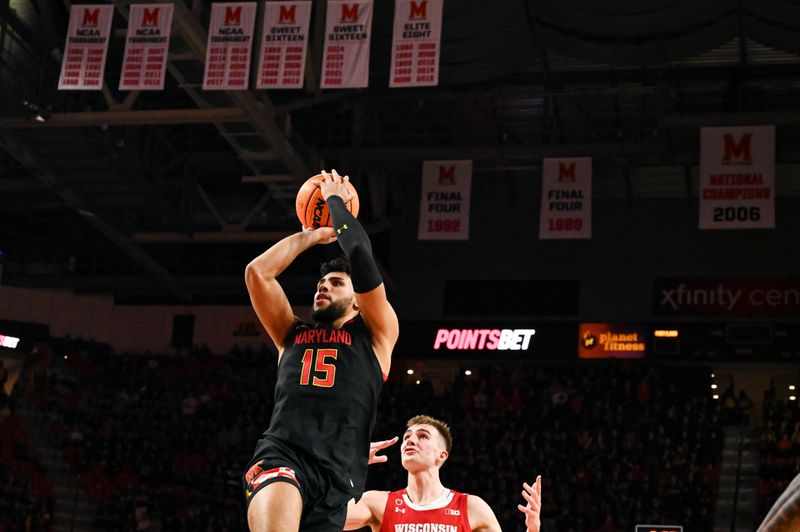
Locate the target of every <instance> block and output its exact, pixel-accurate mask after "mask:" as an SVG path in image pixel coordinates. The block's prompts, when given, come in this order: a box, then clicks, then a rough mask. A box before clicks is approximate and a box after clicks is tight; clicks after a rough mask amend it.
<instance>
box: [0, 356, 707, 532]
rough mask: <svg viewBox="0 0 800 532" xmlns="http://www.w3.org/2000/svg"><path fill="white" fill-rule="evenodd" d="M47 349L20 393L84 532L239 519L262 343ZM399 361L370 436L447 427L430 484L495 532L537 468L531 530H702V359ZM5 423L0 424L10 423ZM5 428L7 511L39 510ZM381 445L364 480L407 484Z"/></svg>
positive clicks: (255, 426)
mask: <svg viewBox="0 0 800 532" xmlns="http://www.w3.org/2000/svg"><path fill="white" fill-rule="evenodd" d="M54 353H55V356H54V358H53V361H54V362H53V364H51V368H50V369H48V371H47V372H40V374H39V375H38V376H36V377H33V378H32V383H31V385H30V386H28V387H27V391H25V392H24V393H25V394H27V395H28V396H29V397H30V399H32V400H34V401H35V402H36V404H37V405H38V408H40V409H41V410H43V411H47V412H52V413H55V414H56V416H55V421H54V422H53V423H52V424H51V426H50V429H49V430H50V433H51V434H50V436H51V439H52V441H54V442H57V443H58V446H59V448H60V449H61V451H62V452H63V454H64V456H65V459H66V461H67V462H68V463H69V464H70V467H71V468H72V469H73V470H74V471H75V472H76V473H77V474H78V475H79V478H80V483H81V485H82V486H83V487H84V489H85V490H86V492H87V494H88V496H89V498H90V500H91V501H93V502H94V503H95V504H96V505H97V508H98V512H97V517H96V529H97V530H104V531H114V530H213V531H223V530H230V531H234V530H235V531H239V530H244V529H245V514H244V511H243V501H242V492H241V484H240V477H241V474H242V472H243V469H244V466H245V464H246V463H247V461H248V459H249V458H250V455H251V453H252V450H253V447H254V445H255V442H256V440H257V439H258V436H259V434H260V433H261V432H262V431H263V430H264V429H265V428H266V426H267V424H268V420H269V415H270V412H271V409H272V397H273V390H274V384H275V356H274V354H272V353H270V352H269V351H268V350H266V349H265V350H264V351H262V352H252V351H249V350H236V351H235V352H233V353H231V355H230V356H225V357H220V356H212V355H210V354H209V353H208V352H206V351H204V350H202V349H195V350H193V351H192V352H186V353H181V354H180V355H175V354H173V355H157V356H156V355H115V354H112V353H110V352H108V350H107V349H106V348H104V347H103V346H97V345H95V344H81V343H76V342H60V343H55V344H54ZM64 355H68V358H67V359H66V360H64ZM59 367H61V368H63V369H64V370H65V371H60V370H57V369H54V368H59ZM401 368H402V361H398V362H397V367H396V368H395V371H393V374H392V378H391V379H390V380H389V381H388V382H387V383H386V385H385V387H384V392H383V395H382V399H381V404H380V407H379V419H378V423H377V426H376V430H375V437H376V439H384V438H388V437H391V436H393V435H396V434H402V432H403V431H404V430H405V422H406V420H407V419H408V418H410V417H412V416H413V415H415V414H420V413H424V414H429V415H433V416H435V417H439V418H442V419H444V420H446V421H448V422H450V423H451V424H452V427H453V436H454V447H453V450H452V455H451V457H450V459H449V460H448V463H447V464H446V466H445V467H444V469H443V471H442V476H443V480H444V483H445V485H447V486H449V487H452V488H454V489H456V490H459V491H465V492H468V493H472V494H476V495H480V496H481V497H483V498H484V499H485V500H486V501H487V502H488V503H489V504H490V505H491V506H492V508H494V510H495V512H496V514H497V516H498V518H499V520H500V522H501V525H502V526H503V529H504V530H520V529H524V527H523V522H522V519H521V514H520V513H519V512H518V510H517V509H516V505H517V503H518V502H520V501H521V497H520V491H521V483H522V481H531V480H533V478H534V475H535V474H541V475H542V476H543V477H544V514H543V519H544V522H545V526H546V527H547V528H545V530H559V531H562V530H563V531H569V530H572V531H576V532H591V531H601V532H612V531H615V530H619V531H629V530H632V529H633V525H634V524H635V523H636V522H652V521H656V522H680V523H683V524H684V525H685V526H686V530H691V531H697V532H701V531H710V530H711V528H712V523H713V516H712V514H713V507H714V504H715V501H716V488H717V481H718V478H719V460H720V455H721V445H722V441H721V438H722V426H721V422H720V416H721V414H720V405H719V402H717V401H713V400H712V399H711V398H710V396H709V393H708V391H709V389H708V369H706V368H700V367H660V366H653V365H648V364H643V363H625V362H607V363H586V364H569V365H544V366H543V365H539V364H535V363H525V364H523V363H510V362H509V363H506V364H503V365H497V366H484V367H473V368H472V369H473V371H474V374H473V375H471V376H469V377H466V376H463V372H462V376H461V377H459V378H457V379H456V381H455V383H454V384H453V385H452V387H448V388H447V389H444V390H439V391H438V392H437V391H435V390H434V387H433V386H432V385H431V384H430V383H428V382H426V381H422V382H421V383H420V384H415V382H414V381H413V380H411V381H408V382H406V381H407V375H406V374H405V372H404V370H403V369H401ZM10 419H12V421H9V419H6V420H4V423H5V425H4V431H10V433H13V434H18V433H19V430H18V429H14V428H13V427H12V428H7V427H6V425H8V426H13V425H14V421H13V417H12V418H10ZM5 434H6V432H4V438H3V442H4V443H3V455H2V466H0V475H2V480H4V483H3V486H4V487H3V488H2V490H3V492H2V497H0V500H2V501H4V502H2V503H0V504H4V505H6V506H9V505H10V506H12V507H14V509H15V510H14V512H15V513H14V515H15V516H16V515H22V514H25V513H26V512H28V513H31V512H33V513H37V512H38V513H41V511H40V510H37V511H36V512H34V507H41V506H43V505H44V506H47V505H48V504H50V505H52V499H51V498H50V497H49V496H47V495H46V489H45V490H44V491H43V492H42V495H41V496H40V497H39V498H36V499H33V498H32V496H30V495H26V493H31V490H33V489H34V487H33V484H35V483H36V482H34V481H33V480H32V478H34V477H31V475H29V474H27V473H25V472H24V471H23V472H20V471H21V470H19V467H20V466H19V458H17V457H16V456H17V455H16V454H15V452H16V451H14V450H13V449H12V450H11V451H9V450H8V447H9V445H11V446H12V447H14V445H13V444H11V443H7V438H6V437H5ZM23 439H24V438H23V436H21V435H19V436H18V437H17V438H16V440H15V441H16V442H20V441H22V440H23ZM9 441H10V440H9ZM18 446H19V444H18V443H17V447H18ZM17 454H19V453H18V452H17ZM24 454H25V453H24V452H22V455H24ZM387 454H388V455H389V456H390V461H389V463H388V464H379V465H375V466H372V469H371V473H370V479H369V483H368V484H369V487H370V488H372V489H396V488H401V487H404V486H405V471H404V470H402V468H401V466H400V460H399V445H398V446H396V447H395V448H393V449H390V450H389V451H388V453H387ZM15 460H16V462H15ZM27 460H28V462H26V463H27V464H28V465H26V466H25V467H27V468H28V469H31V468H32V469H36V466H35V464H33V463H32V462H31V461H30V459H27ZM15 463H16V464H17V465H10V464H15ZM8 478H10V479H11V481H10V483H9V482H8V481H7V479H8ZM37 489H39V490H41V489H42V488H37ZM9 493H10V497H9V496H8V495H9ZM30 501H34V502H30ZM4 515H5V514H4ZM15 529H16V528H14V526H11V528H9V530H15ZM0 530H2V529H1V528H0Z"/></svg>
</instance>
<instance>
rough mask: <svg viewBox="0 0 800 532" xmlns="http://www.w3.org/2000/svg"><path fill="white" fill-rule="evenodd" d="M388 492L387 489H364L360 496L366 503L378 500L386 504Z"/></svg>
mask: <svg viewBox="0 0 800 532" xmlns="http://www.w3.org/2000/svg"><path fill="white" fill-rule="evenodd" d="M389 493H390V492H388V491H379V490H369V491H365V492H364V494H363V495H361V498H362V499H363V500H364V502H366V503H368V504H371V503H378V502H382V503H383V504H386V501H387V500H389Z"/></svg>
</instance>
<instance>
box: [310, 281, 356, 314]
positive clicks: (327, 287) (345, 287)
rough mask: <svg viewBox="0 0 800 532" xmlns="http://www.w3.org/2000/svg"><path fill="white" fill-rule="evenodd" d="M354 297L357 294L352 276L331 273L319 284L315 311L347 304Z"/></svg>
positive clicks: (315, 295) (315, 296) (315, 297)
mask: <svg viewBox="0 0 800 532" xmlns="http://www.w3.org/2000/svg"><path fill="white" fill-rule="evenodd" d="M353 297H355V292H354V291H353V282H352V281H351V280H350V276H349V275H347V274H346V273H344V272H330V273H328V275H326V276H325V277H323V278H322V279H320V280H319V282H318V283H317V293H316V294H314V310H322V309H325V308H328V307H330V306H331V305H336V304H341V303H347V302H348V301H349V300H352V299H353Z"/></svg>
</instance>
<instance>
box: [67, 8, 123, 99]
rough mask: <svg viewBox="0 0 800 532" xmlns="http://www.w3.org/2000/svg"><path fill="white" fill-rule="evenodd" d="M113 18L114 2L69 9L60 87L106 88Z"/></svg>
mask: <svg viewBox="0 0 800 532" xmlns="http://www.w3.org/2000/svg"><path fill="white" fill-rule="evenodd" d="M113 18H114V6H113V5H112V4H108V5H98V4H92V5H72V6H71V7H70V8H69V27H68V28H67V42H66V44H65V45H64V60H63V61H62V62H61V77H60V78H59V80H58V89H59V90H80V89H97V90H100V89H102V88H103V72H104V71H105V68H106V55H107V54H108V38H109V37H110V35H111V21H112V19H113Z"/></svg>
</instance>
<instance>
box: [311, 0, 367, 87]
mask: <svg viewBox="0 0 800 532" xmlns="http://www.w3.org/2000/svg"><path fill="white" fill-rule="evenodd" d="M371 33H372V0H349V1H348V0H329V1H328V12H327V19H326V26H325V51H324V53H323V56H322V82H321V84H320V86H321V87H322V88H323V89H345V88H361V87H366V86H367V85H368V84H369V43H370V35H371Z"/></svg>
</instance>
